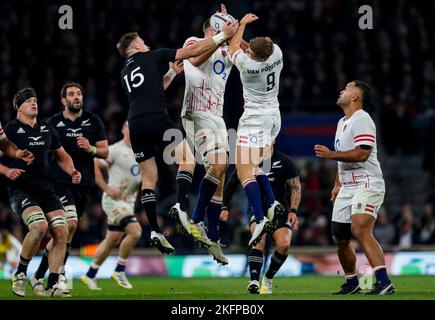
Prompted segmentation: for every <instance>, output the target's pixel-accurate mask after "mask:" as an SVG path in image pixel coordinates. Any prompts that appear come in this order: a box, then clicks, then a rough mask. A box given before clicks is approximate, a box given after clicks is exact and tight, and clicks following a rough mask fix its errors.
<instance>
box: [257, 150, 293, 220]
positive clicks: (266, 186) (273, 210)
mask: <svg viewBox="0 0 435 320" xmlns="http://www.w3.org/2000/svg"><path fill="white" fill-rule="evenodd" d="M271 149H272V145H271V144H270V145H267V146H266V147H265V148H264V152H263V157H262V158H263V159H264V158H266V155H269V157H270V156H271V155H270V153H271V152H272V150H271ZM255 180H256V181H257V183H258V186H259V187H260V192H261V194H262V195H263V196H264V198H265V200H266V205H267V208H268V209H267V218H268V219H269V220H276V219H279V217H282V216H285V215H286V214H287V211H286V209H285V207H284V206H283V205H282V204H281V203H279V202H278V201H277V200H276V198H275V194H274V193H273V189H272V186H271V184H270V182H269V178H268V177H267V175H266V174H265V173H264V172H263V170H262V169H261V168H259V167H256V169H255Z"/></svg>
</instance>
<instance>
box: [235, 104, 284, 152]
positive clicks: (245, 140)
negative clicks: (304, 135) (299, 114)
mask: <svg viewBox="0 0 435 320" xmlns="http://www.w3.org/2000/svg"><path fill="white" fill-rule="evenodd" d="M280 129H281V115H280V113H279V112H277V113H276V114H265V115H258V114H256V115H252V114H249V113H247V112H246V111H245V112H244V113H243V115H242V116H241V117H240V120H239V125H238V127H237V146H241V147H250V148H264V147H266V146H270V145H271V144H272V142H273V140H274V139H275V138H276V137H277V136H278V134H279V131H280Z"/></svg>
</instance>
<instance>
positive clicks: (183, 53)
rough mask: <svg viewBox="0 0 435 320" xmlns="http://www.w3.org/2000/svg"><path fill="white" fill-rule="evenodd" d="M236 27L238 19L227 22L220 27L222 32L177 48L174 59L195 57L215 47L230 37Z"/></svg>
mask: <svg viewBox="0 0 435 320" xmlns="http://www.w3.org/2000/svg"><path fill="white" fill-rule="evenodd" d="M238 27H239V23H238V21H236V22H234V23H229V24H227V25H226V26H225V27H224V28H223V29H222V32H220V33H218V34H217V35H215V36H213V37H212V38H209V39H204V40H201V41H198V42H195V43H194V44H192V45H191V46H188V47H186V48H181V49H178V50H177V53H176V55H175V60H184V59H189V58H191V57H196V56H199V55H201V54H203V53H204V52H206V51H208V50H211V49H214V48H216V47H217V46H219V45H220V44H221V43H222V42H224V41H226V40H227V39H229V38H231V37H232V36H233V35H234V34H235V33H236V31H237V28H238Z"/></svg>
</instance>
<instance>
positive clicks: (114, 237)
mask: <svg viewBox="0 0 435 320" xmlns="http://www.w3.org/2000/svg"><path fill="white" fill-rule="evenodd" d="M123 235H124V232H123V231H122V230H118V229H116V230H115V229H114V228H113V227H112V226H111V225H109V230H107V233H106V236H105V238H104V240H103V241H102V242H101V243H100V245H99V246H98V248H97V252H96V253H95V258H94V260H93V261H92V263H91V266H90V267H89V269H88V271H87V272H86V274H85V275H83V277H82V278H81V280H82V282H83V283H84V284H86V285H87V286H88V288H89V289H90V290H101V288H100V287H99V286H98V283H97V281H96V279H95V277H96V275H97V273H98V269H99V268H100V266H101V265H102V264H103V262H104V261H105V260H106V258H107V257H108V256H109V254H110V252H111V251H112V250H113V249H114V248H116V246H117V245H118V243H119V241H120V240H121V239H122V236H123Z"/></svg>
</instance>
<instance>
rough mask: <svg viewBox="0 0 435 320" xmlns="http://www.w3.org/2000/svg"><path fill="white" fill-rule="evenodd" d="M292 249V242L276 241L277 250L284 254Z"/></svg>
mask: <svg viewBox="0 0 435 320" xmlns="http://www.w3.org/2000/svg"><path fill="white" fill-rule="evenodd" d="M289 250H290V243H288V242H286V241H282V242H277V243H276V251H278V253H280V254H282V255H287V254H288V252H289Z"/></svg>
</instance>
